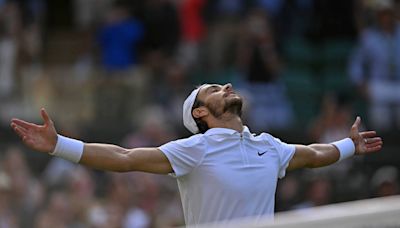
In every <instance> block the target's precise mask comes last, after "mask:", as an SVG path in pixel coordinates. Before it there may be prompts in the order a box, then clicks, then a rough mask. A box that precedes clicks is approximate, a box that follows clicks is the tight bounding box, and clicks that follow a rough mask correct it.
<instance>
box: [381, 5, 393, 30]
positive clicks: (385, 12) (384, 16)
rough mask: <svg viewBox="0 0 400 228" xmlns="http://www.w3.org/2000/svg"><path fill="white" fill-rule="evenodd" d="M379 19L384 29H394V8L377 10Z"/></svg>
mask: <svg viewBox="0 0 400 228" xmlns="http://www.w3.org/2000/svg"><path fill="white" fill-rule="evenodd" d="M377 19H378V24H379V26H380V27H381V28H382V29H383V30H385V31H390V32H391V31H392V30H393V28H394V26H395V22H396V18H395V13H394V10H393V9H391V8H387V9H382V10H379V11H378V12H377Z"/></svg>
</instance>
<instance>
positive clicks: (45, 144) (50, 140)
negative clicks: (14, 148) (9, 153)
mask: <svg viewBox="0 0 400 228" xmlns="http://www.w3.org/2000/svg"><path fill="white" fill-rule="evenodd" d="M40 114H41V116H42V118H43V121H44V124H43V125H36V124H33V123H29V122H26V121H24V120H20V119H16V118H13V119H12V120H11V127H12V128H13V130H14V131H15V132H16V133H17V134H18V135H19V137H21V139H22V141H23V142H24V144H25V145H27V146H28V147H29V148H31V149H33V150H36V151H40V152H46V153H50V152H53V151H54V148H55V146H56V144H57V132H56V129H55V128H54V123H53V121H52V120H51V119H50V117H49V115H48V114H47V112H46V110H45V109H44V108H42V109H41V110H40Z"/></svg>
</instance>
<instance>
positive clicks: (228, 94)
mask: <svg viewBox="0 0 400 228" xmlns="http://www.w3.org/2000/svg"><path fill="white" fill-rule="evenodd" d="M230 95H236V93H235V92H233V91H229V92H226V93H225V94H224V97H227V96H230Z"/></svg>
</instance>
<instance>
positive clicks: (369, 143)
mask: <svg viewBox="0 0 400 228" xmlns="http://www.w3.org/2000/svg"><path fill="white" fill-rule="evenodd" d="M241 112H242V98H241V97H240V96H239V95H237V94H236V93H235V92H234V90H233V88H232V85H231V84H226V85H218V84H204V85H202V86H200V87H198V88H197V89H195V90H193V91H192V93H191V94H190V95H189V96H188V98H187V99H186V100H185V103H184V105H183V121H184V125H185V127H186V128H187V129H188V130H190V131H191V132H192V133H193V134H194V135H193V136H191V137H189V138H185V139H180V140H176V141H172V142H169V143H166V144H164V145H162V146H160V147H158V148H134V149H125V148H121V147H119V146H115V145H109V144H98V143H83V142H82V141H79V140H75V139H71V138H67V137H64V136H61V135H58V134H57V132H56V129H55V127H54V124H53V122H52V120H51V119H50V117H49V116H48V114H47V113H46V111H45V110H44V109H42V110H41V115H42V118H43V120H44V124H43V125H36V124H33V123H29V122H26V121H23V120H20V119H13V120H12V122H11V127H12V128H13V129H14V131H15V132H16V133H17V134H18V135H19V136H20V137H21V138H22V141H23V142H24V143H25V144H26V145H27V146H28V147H30V148H31V149H33V150H37V151H40V152H44V153H49V154H51V155H54V156H58V157H61V158H64V159H67V160H69V161H72V162H76V163H78V162H79V163H80V164H82V165H86V166H89V167H92V168H96V169H101V170H108V171H117V172H128V171H142V172H149V173H158V174H169V173H173V175H174V176H175V177H176V178H177V181H178V186H179V191H180V194H181V200H182V205H183V211H184V215H185V222H186V224H187V225H196V224H202V223H210V222H221V221H229V220H232V219H236V218H243V217H249V216H252V217H255V218H260V217H262V216H263V217H265V216H271V217H272V216H273V213H274V203H275V199H274V198H275V191H276V184H277V180H278V178H283V177H284V176H285V172H286V170H294V169H298V168H316V167H323V166H327V165H330V164H333V163H335V162H337V161H340V160H343V159H345V158H348V157H351V156H353V155H354V154H355V155H364V154H368V153H373V152H377V151H379V150H380V149H381V148H382V139H381V138H380V137H377V136H376V132H374V131H366V132H359V130H358V128H359V126H360V123H361V119H360V117H357V118H356V120H355V122H354V124H353V126H352V127H351V129H350V135H349V138H346V139H343V140H340V141H336V142H332V143H331V144H311V145H294V144H286V143H284V142H281V141H280V140H279V139H277V138H274V137H273V136H271V135H269V134H267V133H262V134H260V135H254V134H252V133H251V132H250V130H249V129H248V128H247V127H246V126H244V125H243V123H242V120H241Z"/></svg>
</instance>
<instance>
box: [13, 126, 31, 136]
mask: <svg viewBox="0 0 400 228" xmlns="http://www.w3.org/2000/svg"><path fill="white" fill-rule="evenodd" d="M11 127H12V129H13V130H14V131H15V133H17V134H18V135H19V136H20V137H21V138H24V137H26V136H27V135H28V130H26V129H25V128H23V127H20V126H17V125H15V124H11Z"/></svg>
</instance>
